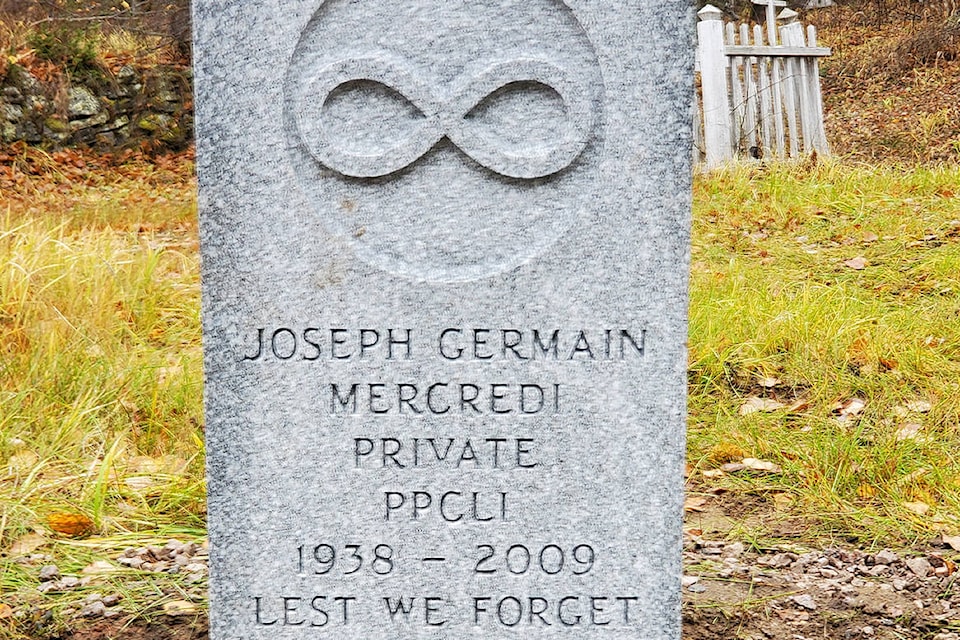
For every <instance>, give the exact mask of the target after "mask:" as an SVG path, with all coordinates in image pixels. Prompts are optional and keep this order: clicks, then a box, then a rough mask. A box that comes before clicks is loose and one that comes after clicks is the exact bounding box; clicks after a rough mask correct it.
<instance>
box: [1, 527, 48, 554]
mask: <svg viewBox="0 0 960 640" xmlns="http://www.w3.org/2000/svg"><path fill="white" fill-rule="evenodd" d="M45 544H47V539H46V538H44V537H43V536H41V535H40V534H38V533H28V534H27V535H25V536H22V537H20V538H18V539H17V540H16V541H14V543H13V544H12V545H10V555H11V556H14V557H16V556H28V555H30V554H31V553H33V552H34V551H36V550H37V549H39V548H40V547H42V546H43V545H45Z"/></svg>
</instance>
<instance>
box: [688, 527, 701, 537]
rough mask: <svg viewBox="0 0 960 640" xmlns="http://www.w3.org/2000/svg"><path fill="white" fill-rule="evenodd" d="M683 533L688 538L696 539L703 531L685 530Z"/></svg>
mask: <svg viewBox="0 0 960 640" xmlns="http://www.w3.org/2000/svg"><path fill="white" fill-rule="evenodd" d="M684 533H686V534H687V535H688V536H692V537H694V538H696V537H699V536H702V535H703V529H687V530H686V531H684Z"/></svg>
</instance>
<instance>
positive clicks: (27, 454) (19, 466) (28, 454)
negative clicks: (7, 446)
mask: <svg viewBox="0 0 960 640" xmlns="http://www.w3.org/2000/svg"><path fill="white" fill-rule="evenodd" d="M38 462H40V456H38V455H37V454H35V453H34V452H32V451H23V452H21V453H15V454H14V455H12V456H10V459H9V460H8V461H7V466H8V467H9V468H10V473H11V475H15V476H19V475H24V474H26V473H30V472H31V471H33V468H34V467H36V466H37V463H38Z"/></svg>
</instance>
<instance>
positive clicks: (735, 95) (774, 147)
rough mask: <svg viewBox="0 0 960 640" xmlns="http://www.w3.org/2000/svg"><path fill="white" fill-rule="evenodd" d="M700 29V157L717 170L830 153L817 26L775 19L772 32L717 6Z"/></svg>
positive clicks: (793, 17) (785, 14)
mask: <svg viewBox="0 0 960 640" xmlns="http://www.w3.org/2000/svg"><path fill="white" fill-rule="evenodd" d="M699 17H700V21H699V22H698V24H697V35H698V40H699V46H698V48H697V68H698V71H699V72H700V92H699V93H700V99H699V100H698V103H697V113H696V127H695V128H696V130H697V136H696V138H697V147H698V150H699V152H698V155H699V159H700V160H703V161H705V162H706V165H707V167H708V168H709V167H715V166H718V165H721V164H724V163H725V162H728V161H730V160H732V159H734V158H736V157H751V156H752V157H754V158H758V157H798V156H800V155H806V154H810V153H811V152H813V151H816V152H817V153H818V154H821V155H826V154H828V153H829V146H828V145H827V136H826V132H825V131H824V126H823V97H822V94H821V91H820V64H819V61H820V58H822V57H825V56H829V55H830V49H827V48H824V47H818V46H817V31H816V28H815V27H813V26H812V25H811V26H808V27H807V28H806V29H804V27H803V25H802V24H801V23H800V22H799V21H798V19H797V13H796V12H795V11H792V10H790V9H784V10H783V11H781V12H780V14H779V15H778V16H774V12H773V1H772V0H771V2H770V11H769V12H768V24H767V29H764V28H763V27H762V26H760V25H753V26H752V27H751V26H750V25H747V24H741V25H739V26H737V25H734V24H733V23H725V22H724V21H723V13H722V12H721V11H720V10H719V9H717V8H716V7H714V6H712V5H707V6H706V7H704V8H703V9H701V10H700V13H699Z"/></svg>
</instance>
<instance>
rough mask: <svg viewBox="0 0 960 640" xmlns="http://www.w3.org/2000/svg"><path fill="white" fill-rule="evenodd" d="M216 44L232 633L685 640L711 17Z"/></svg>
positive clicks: (264, 31)
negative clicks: (692, 316)
mask: <svg viewBox="0 0 960 640" xmlns="http://www.w3.org/2000/svg"><path fill="white" fill-rule="evenodd" d="M194 18H195V20H194V25H195V32H196V35H195V58H196V61H195V75H196V87H197V118H198V174H199V182H200V214H201V235H202V252H203V294H204V301H203V322H204V348H205V368H206V387H205V401H206V421H207V422H206V437H207V443H206V447H207V456H208V493H209V529H210V540H211V546H212V552H211V564H212V575H211V637H212V638H213V639H214V640H239V639H242V640H256V639H270V640H277V639H280V640H283V639H288V638H289V639H297V640H299V639H305V638H337V639H347V640H368V639H371V638H399V639H408V638H409V639H419V638H451V639H454V638H456V639H461V638H478V639H479V638H483V639H491V638H493V639H496V638H508V637H526V638H531V639H533V638H536V639H540V638H544V639H553V638H593V637H603V638H624V639H625V638H631V639H635V638H656V639H665V638H679V635H680V573H681V571H680V549H681V516H682V491H683V475H682V474H683V461H684V420H685V387H686V385H685V368H686V351H685V346H684V345H685V340H686V312H687V270H688V243H689V224H690V223H689V208H690V174H691V168H690V157H691V146H690V145H691V132H690V129H691V99H692V86H691V85H692V82H691V78H692V57H693V44H692V35H693V24H694V23H693V16H692V12H691V9H690V7H688V6H687V4H686V3H685V2H678V1H673V0H668V1H667V2H653V1H652V0H623V1H621V2H616V3H601V2H588V1H587V0H567V1H566V2H564V1H561V0H480V1H477V0H471V1H467V0H327V1H325V2H320V1H319V0H296V1H294V0H271V1H269V2H250V3H246V2H245V3H239V2H233V1H232V0H195V3H194Z"/></svg>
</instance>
